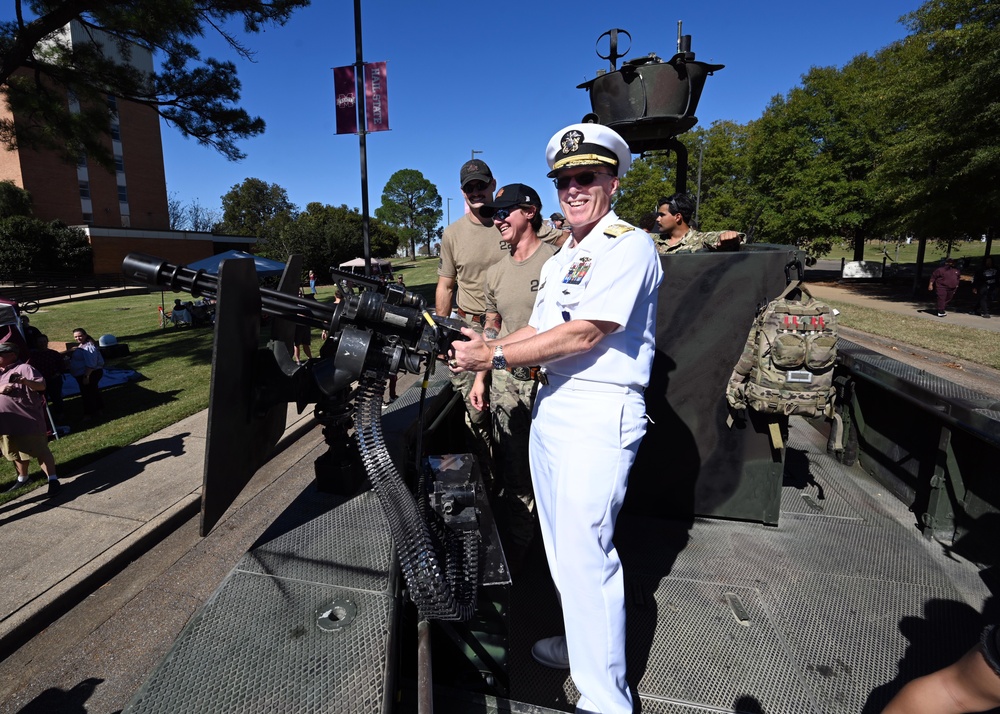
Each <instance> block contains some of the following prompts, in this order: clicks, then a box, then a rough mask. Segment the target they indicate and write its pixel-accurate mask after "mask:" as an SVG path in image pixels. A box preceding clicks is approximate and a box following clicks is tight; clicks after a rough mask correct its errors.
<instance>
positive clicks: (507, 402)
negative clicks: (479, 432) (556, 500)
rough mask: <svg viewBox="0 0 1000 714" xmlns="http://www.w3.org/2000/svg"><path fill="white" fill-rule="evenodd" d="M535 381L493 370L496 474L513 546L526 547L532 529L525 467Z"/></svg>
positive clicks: (532, 502)
mask: <svg viewBox="0 0 1000 714" xmlns="http://www.w3.org/2000/svg"><path fill="white" fill-rule="evenodd" d="M537 384H538V383H537V382H536V381H535V380H534V379H528V380H520V379H518V378H517V377H515V376H514V375H513V374H511V373H510V372H508V371H507V370H503V369H498V370H493V383H492V385H491V386H490V412H491V414H492V415H493V448H494V452H493V453H494V462H495V464H496V470H497V475H498V477H499V479H500V482H501V483H502V484H503V493H502V494H501V498H502V499H503V503H504V507H505V508H506V509H507V515H508V517H509V518H510V524H509V530H510V539H511V542H512V544H514V545H516V546H527V545H528V543H530V542H531V536H532V534H533V533H534V529H535V519H534V515H533V514H534V512H535V493H534V491H533V490H532V488H531V468H530V467H529V466H528V439H529V437H530V434H531V408H532V405H533V404H534V401H535V389H536V386H537Z"/></svg>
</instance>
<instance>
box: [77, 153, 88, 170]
mask: <svg viewBox="0 0 1000 714" xmlns="http://www.w3.org/2000/svg"><path fill="white" fill-rule="evenodd" d="M76 165H77V166H79V167H80V168H81V169H85V168H87V152H86V151H83V150H82V149H81V150H80V153H79V154H77V155H76Z"/></svg>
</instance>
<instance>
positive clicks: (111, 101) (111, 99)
mask: <svg viewBox="0 0 1000 714" xmlns="http://www.w3.org/2000/svg"><path fill="white" fill-rule="evenodd" d="M108 109H110V110H111V111H112V112H114V113H115V114H117V113H118V97H116V96H115V95H114V94H109V95H108Z"/></svg>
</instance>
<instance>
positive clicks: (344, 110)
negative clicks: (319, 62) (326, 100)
mask: <svg viewBox="0 0 1000 714" xmlns="http://www.w3.org/2000/svg"><path fill="white" fill-rule="evenodd" d="M356 91H357V84H356V81H355V75H354V65H347V66H346V67H334V68H333V92H334V94H335V95H336V97H337V133H338V134H357V133H358V102H357V99H356V97H355V93H356Z"/></svg>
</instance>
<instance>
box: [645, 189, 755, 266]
mask: <svg viewBox="0 0 1000 714" xmlns="http://www.w3.org/2000/svg"><path fill="white" fill-rule="evenodd" d="M693 214H694V204H693V203H692V201H691V198H690V197H689V196H688V195H687V194H684V193H675V194H674V195H673V196H669V197H668V198H661V199H660V208H659V210H658V211H657V213H656V223H657V225H659V227H660V233H659V235H658V236H656V235H654V240H655V241H656V250H657V252H658V253H659V254H660V255H673V254H675V253H703V252H706V251H714V250H736V249H737V248H738V247H739V244H740V243H742V242H743V241H744V240H745V239H746V235H745V234H743V233H738V232H737V231H696V230H694V229H693V228H691V226H690V223H691V216H692V215H693Z"/></svg>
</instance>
